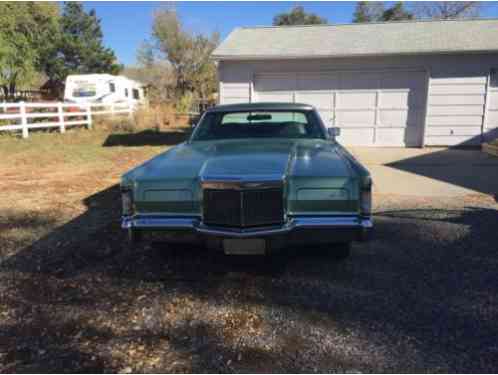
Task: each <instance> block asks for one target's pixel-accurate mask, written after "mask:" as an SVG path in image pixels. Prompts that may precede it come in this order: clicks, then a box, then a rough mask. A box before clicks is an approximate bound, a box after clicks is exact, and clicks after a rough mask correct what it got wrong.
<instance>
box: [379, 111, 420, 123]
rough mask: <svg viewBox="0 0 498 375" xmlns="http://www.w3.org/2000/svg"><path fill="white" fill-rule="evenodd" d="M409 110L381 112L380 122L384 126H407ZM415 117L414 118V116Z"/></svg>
mask: <svg viewBox="0 0 498 375" xmlns="http://www.w3.org/2000/svg"><path fill="white" fill-rule="evenodd" d="M408 117H409V116H408V111H407V110H380V111H379V122H380V123H381V124H382V125H383V126H393V125H396V126H406V124H407V123H408V121H409V120H408ZM412 117H413V116H412Z"/></svg>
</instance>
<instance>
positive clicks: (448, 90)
mask: <svg viewBox="0 0 498 375" xmlns="http://www.w3.org/2000/svg"><path fill="white" fill-rule="evenodd" d="M485 93H486V86H485V85H480V84H472V85H459V86H455V85H432V86H431V94H432V95H435V94H451V95H453V94H460V95H467V94H471V95H472V94H481V95H484V94H485Z"/></svg>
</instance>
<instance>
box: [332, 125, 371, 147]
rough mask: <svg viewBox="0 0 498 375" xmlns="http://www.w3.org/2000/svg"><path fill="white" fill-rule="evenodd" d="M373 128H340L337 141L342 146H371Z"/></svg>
mask: <svg viewBox="0 0 498 375" xmlns="http://www.w3.org/2000/svg"><path fill="white" fill-rule="evenodd" d="M373 137H374V129H373V128H358V129H354V128H344V127H341V135H340V136H339V137H338V140H339V142H340V143H341V144H343V145H346V146H348V145H353V146H371V145H372V144H373Z"/></svg>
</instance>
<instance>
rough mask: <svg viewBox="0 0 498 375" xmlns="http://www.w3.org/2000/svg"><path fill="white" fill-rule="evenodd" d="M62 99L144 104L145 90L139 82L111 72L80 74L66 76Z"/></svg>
mask: <svg viewBox="0 0 498 375" xmlns="http://www.w3.org/2000/svg"><path fill="white" fill-rule="evenodd" d="M64 100H65V101H68V102H72V103H99V104H100V103H102V104H112V103H125V102H127V103H130V104H132V105H136V104H144V103H146V100H145V90H144V85H143V84H141V83H140V82H137V81H133V80H131V79H129V78H126V77H124V76H114V75H111V74H80V75H69V76H67V78H66V87H65V90H64Z"/></svg>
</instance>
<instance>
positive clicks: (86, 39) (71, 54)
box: [45, 2, 122, 82]
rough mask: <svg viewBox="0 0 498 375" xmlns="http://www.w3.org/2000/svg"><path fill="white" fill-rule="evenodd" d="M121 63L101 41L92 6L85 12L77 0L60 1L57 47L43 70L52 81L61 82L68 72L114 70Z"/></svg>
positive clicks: (116, 72) (117, 71)
mask: <svg viewBox="0 0 498 375" xmlns="http://www.w3.org/2000/svg"><path fill="white" fill-rule="evenodd" d="M121 69H122V66H121V65H119V64H118V63H117V62H116V56H115V55H114V52H113V51H112V50H111V49H110V48H107V47H105V46H104V45H103V34H102V29H101V27H100V20H99V19H98V18H97V15H96V14H95V10H90V12H88V13H87V12H85V10H84V9H83V5H82V4H81V3H78V2H67V3H65V4H64V9H63V12H62V16H61V18H60V37H59V41H58V43H57V47H56V48H55V49H53V50H52V51H51V53H50V55H49V56H48V58H47V63H46V67H45V71H46V74H47V75H48V77H49V78H50V80H52V81H53V82H63V81H64V80H65V79H66V77H67V76H68V75H69V74H85V73H110V74H118V73H119V72H120V71H121Z"/></svg>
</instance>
